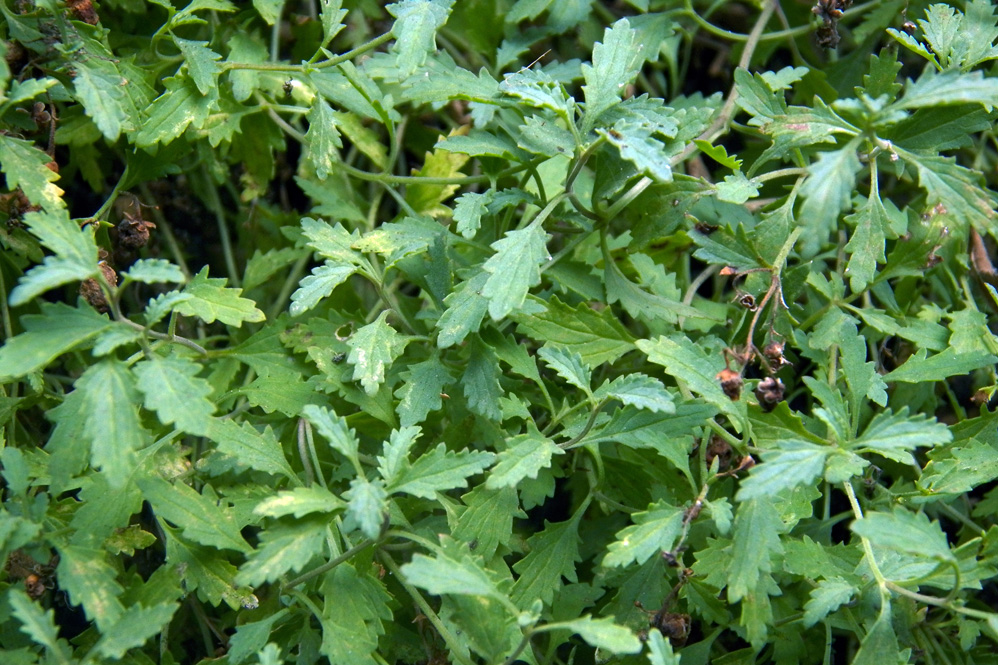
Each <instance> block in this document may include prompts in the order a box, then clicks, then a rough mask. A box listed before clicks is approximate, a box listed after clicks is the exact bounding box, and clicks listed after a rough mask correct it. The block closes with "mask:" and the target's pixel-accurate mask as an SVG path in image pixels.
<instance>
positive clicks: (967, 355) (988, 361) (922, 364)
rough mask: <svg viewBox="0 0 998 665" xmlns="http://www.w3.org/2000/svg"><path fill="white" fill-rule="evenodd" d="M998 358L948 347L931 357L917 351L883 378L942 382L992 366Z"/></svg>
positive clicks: (981, 352) (887, 379)
mask: <svg viewBox="0 0 998 665" xmlns="http://www.w3.org/2000/svg"><path fill="white" fill-rule="evenodd" d="M995 362H998V357H995V356H993V355H991V354H990V353H987V352H986V351H966V352H963V353H961V352H959V351H957V350H956V349H954V348H952V347H950V348H947V349H945V350H944V351H942V352H940V353H937V354H935V355H933V356H929V357H926V350H925V349H924V348H923V349H919V350H918V352H917V353H915V355H913V356H911V357H910V358H908V359H907V360H906V361H904V363H903V364H902V365H901V366H900V367H898V368H897V369H895V370H894V371H892V372H890V373H888V374H886V375H885V376H884V381H886V382H888V383H889V382H891V381H900V382H902V383H923V382H927V381H942V380H943V379H946V378H949V377H951V376H962V375H966V374H968V373H970V372H972V371H974V370H975V369H979V368H981V367H987V366H989V365H994V364H995Z"/></svg>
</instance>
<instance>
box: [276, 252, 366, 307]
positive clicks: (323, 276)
mask: <svg viewBox="0 0 998 665" xmlns="http://www.w3.org/2000/svg"><path fill="white" fill-rule="evenodd" d="M355 272H357V268H356V267H354V266H352V265H344V264H336V263H333V262H332V261H326V262H325V263H324V264H323V265H321V266H316V267H315V268H312V274H311V275H309V276H307V277H305V278H304V279H302V281H301V285H300V286H299V287H298V289H297V290H296V291H295V292H294V293H292V294H291V307H289V308H288V312H289V313H290V314H291V316H301V315H302V314H304V313H305V312H307V311H308V310H310V309H312V308H313V307H315V306H316V305H318V304H319V303H320V302H321V301H322V300H323V299H324V298H328V297H329V294H331V293H332V292H333V289H335V288H336V287H337V286H339V285H340V284H342V283H343V282H345V281H347V279H348V278H349V277H350V275H352V274H354V273H355Z"/></svg>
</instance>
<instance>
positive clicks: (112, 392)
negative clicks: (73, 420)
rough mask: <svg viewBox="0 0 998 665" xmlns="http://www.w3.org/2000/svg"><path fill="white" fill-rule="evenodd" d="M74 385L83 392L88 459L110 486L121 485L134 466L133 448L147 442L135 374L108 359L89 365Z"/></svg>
mask: <svg viewBox="0 0 998 665" xmlns="http://www.w3.org/2000/svg"><path fill="white" fill-rule="evenodd" d="M75 388H76V390H80V391H82V395H83V412H84V413H85V414H86V416H85V421H84V422H85V424H84V427H83V431H84V433H85V435H86V436H87V438H88V439H89V440H90V463H91V464H92V465H93V466H95V467H98V468H100V469H101V470H102V471H103V472H104V473H105V474H106V477H107V480H108V483H109V484H110V485H111V487H112V488H118V487H121V486H123V485H124V484H125V483H127V482H128V480H129V477H130V475H131V473H132V471H134V469H135V465H136V457H135V451H136V450H138V449H139V448H142V447H143V446H144V445H145V444H146V443H147V435H146V431H145V428H143V427H142V421H141V420H140V419H139V412H138V408H137V405H138V403H139V396H138V390H136V386H135V378H134V377H133V376H132V373H131V372H130V371H129V369H128V367H126V366H125V364H124V363H122V362H120V361H118V360H114V359H109V360H104V361H102V362H100V363H97V364H95V365H91V366H90V367H89V368H88V369H87V371H86V372H84V373H83V375H82V376H81V377H80V378H79V379H78V380H77V381H76V385H75Z"/></svg>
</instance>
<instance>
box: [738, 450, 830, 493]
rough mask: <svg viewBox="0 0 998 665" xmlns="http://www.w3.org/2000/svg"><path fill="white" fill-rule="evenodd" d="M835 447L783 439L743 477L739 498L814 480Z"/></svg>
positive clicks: (779, 490) (774, 491) (821, 471)
mask: <svg viewBox="0 0 998 665" xmlns="http://www.w3.org/2000/svg"><path fill="white" fill-rule="evenodd" d="M834 453H835V449H834V448H831V447H829V446H819V445H816V444H814V443H811V442H810V441H803V440H799V439H781V440H780V441H778V442H777V447H776V448H775V449H771V450H766V451H763V453H762V463H761V464H756V465H755V466H754V467H752V470H751V471H750V472H749V476H748V478H745V479H744V480H742V481H741V484H740V485H739V490H738V500H739V501H748V500H749V499H754V498H756V497H765V496H773V495H775V494H777V493H778V492H781V491H783V490H785V489H788V488H791V487H796V486H797V485H803V484H806V483H811V482H813V481H814V479H815V478H818V477H819V476H821V475H822V474H823V473H824V470H825V461H826V460H827V459H828V457H829V456H830V455H833V454H834Z"/></svg>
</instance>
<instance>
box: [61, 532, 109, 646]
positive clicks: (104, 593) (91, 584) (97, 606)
mask: <svg viewBox="0 0 998 665" xmlns="http://www.w3.org/2000/svg"><path fill="white" fill-rule="evenodd" d="M57 573H58V575H59V588H60V589H62V590H64V591H66V592H68V593H69V597H70V599H71V600H72V601H73V604H74V605H81V606H82V607H83V611H84V613H85V614H86V616H87V618H88V619H90V620H91V621H94V622H96V623H97V625H98V626H99V627H100V629H101V631H102V632H107V631H108V629H109V628H110V626H111V625H112V624H113V623H115V622H116V621H117V620H118V619H119V618H120V617H121V616H122V615H123V614H124V613H125V608H124V606H123V605H122V604H121V600H120V596H121V595H122V594H123V593H124V591H125V589H124V587H122V586H121V584H120V583H119V582H118V580H117V572H116V571H115V569H114V568H113V567H112V566H111V565H110V564H108V562H107V554H106V552H104V550H98V549H90V548H86V547H77V546H71V545H67V546H63V547H60V548H59V566H58V568H57Z"/></svg>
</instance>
